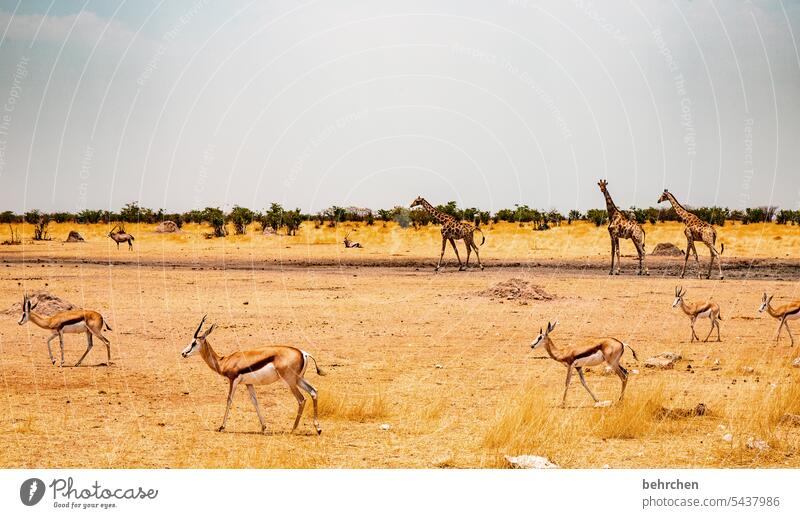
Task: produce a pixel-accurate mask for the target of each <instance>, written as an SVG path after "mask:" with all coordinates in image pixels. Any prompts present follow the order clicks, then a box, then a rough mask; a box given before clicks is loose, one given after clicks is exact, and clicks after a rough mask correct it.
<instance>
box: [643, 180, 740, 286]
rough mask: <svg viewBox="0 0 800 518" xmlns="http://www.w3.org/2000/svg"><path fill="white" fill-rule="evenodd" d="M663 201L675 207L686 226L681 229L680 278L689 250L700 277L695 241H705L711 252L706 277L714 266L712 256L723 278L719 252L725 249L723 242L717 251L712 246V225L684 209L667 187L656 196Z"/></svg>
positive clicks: (660, 201)
mask: <svg viewBox="0 0 800 518" xmlns="http://www.w3.org/2000/svg"><path fill="white" fill-rule="evenodd" d="M665 201H669V202H670V203H671V204H672V208H674V209H675V212H677V213H678V217H679V218H681V219H682V220H683V223H684V224H685V225H686V227H685V228H684V229H683V233H684V235H686V257H684V259H683V269H682V270H681V279H683V275H684V274H685V273H686V263H687V262H689V252H690V251H691V252H693V253H694V260H695V262H697V269H698V270H697V276H698V277H700V259H698V257H697V249H696V248H695V247H694V242H695V241H702V242H703V243H705V244H706V246H707V247H708V250H709V251H710V252H711V260H710V261H709V263H708V275H706V279H710V278H711V269H712V268H713V267H714V258H716V259H717V266H718V267H719V278H720V279H724V277H723V276H722V260H721V259H720V254H721V253H722V252H724V251H725V245H724V244H723V245H722V246H721V247H720V250H719V252H717V249H716V248H714V245H715V243H716V241H717V231H716V230H714V227H713V226H711V225H709V224H708V223H706V222H704V221H702V220H701V219H700V218H698V217H697V216H695V215H694V214H692V213H691V212H689V211H688V210H686V209H684V208H683V206H682V205H681V204H680V203H678V200H676V199H675V196H673V195H672V193H671V192H669V191H668V190H667V189H664V192H663V193H661V196H660V197H659V198H658V203H662V202H665Z"/></svg>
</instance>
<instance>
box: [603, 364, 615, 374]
mask: <svg viewBox="0 0 800 518" xmlns="http://www.w3.org/2000/svg"><path fill="white" fill-rule="evenodd" d="M612 372H614V369H612V368H611V365H606V366H605V367H603V374H611V373H612Z"/></svg>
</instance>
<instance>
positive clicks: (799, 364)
mask: <svg viewBox="0 0 800 518" xmlns="http://www.w3.org/2000/svg"><path fill="white" fill-rule="evenodd" d="M792 367H798V368H800V356H798V357H797V358H795V359H794V361H793V362H792Z"/></svg>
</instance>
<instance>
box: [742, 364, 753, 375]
mask: <svg viewBox="0 0 800 518" xmlns="http://www.w3.org/2000/svg"><path fill="white" fill-rule="evenodd" d="M755 371H756V370H755V369H754V368H753V367H749V366H748V367H744V368H742V372H744V373H745V374H752V373H754V372H755Z"/></svg>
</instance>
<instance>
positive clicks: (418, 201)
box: [411, 196, 425, 208]
mask: <svg viewBox="0 0 800 518" xmlns="http://www.w3.org/2000/svg"><path fill="white" fill-rule="evenodd" d="M424 203H425V198H423V197H422V196H417V197H416V198H415V199H414V201H412V202H411V208H414V207H421V206H422V205H423V204H424Z"/></svg>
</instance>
